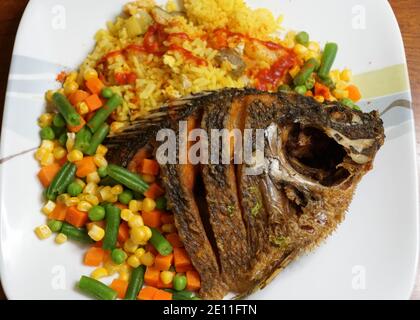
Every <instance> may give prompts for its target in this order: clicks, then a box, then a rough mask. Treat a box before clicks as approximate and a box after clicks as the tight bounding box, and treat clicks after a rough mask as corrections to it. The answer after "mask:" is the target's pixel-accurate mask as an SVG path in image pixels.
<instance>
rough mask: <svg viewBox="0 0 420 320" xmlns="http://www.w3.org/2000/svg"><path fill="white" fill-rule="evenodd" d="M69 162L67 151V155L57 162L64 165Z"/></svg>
mask: <svg viewBox="0 0 420 320" xmlns="http://www.w3.org/2000/svg"><path fill="white" fill-rule="evenodd" d="M66 162H67V152H66V155H65V156H64V157H62V158H61V159H60V160H57V164H58V165H59V166H60V167H62V166H64V164H65V163H66Z"/></svg>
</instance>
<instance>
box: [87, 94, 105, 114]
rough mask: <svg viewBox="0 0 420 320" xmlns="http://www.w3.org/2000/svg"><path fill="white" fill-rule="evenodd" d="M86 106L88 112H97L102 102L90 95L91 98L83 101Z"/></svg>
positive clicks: (95, 95)
mask: <svg viewBox="0 0 420 320" xmlns="http://www.w3.org/2000/svg"><path fill="white" fill-rule="evenodd" d="M85 102H86V104H87V106H88V107H89V110H90V111H95V110H98V109H99V108H100V107H102V106H103V103H102V100H101V99H100V98H99V96H98V95H97V94H92V95H91V96H89V97H87V98H86V99H85Z"/></svg>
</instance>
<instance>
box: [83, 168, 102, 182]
mask: <svg viewBox="0 0 420 320" xmlns="http://www.w3.org/2000/svg"><path fill="white" fill-rule="evenodd" d="M100 181H101V177H100V176H99V174H98V172H97V171H95V172H91V173H89V174H88V175H87V177H86V182H87V183H96V184H98V183H99V182H100Z"/></svg>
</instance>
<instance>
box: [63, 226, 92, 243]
mask: <svg viewBox="0 0 420 320" xmlns="http://www.w3.org/2000/svg"><path fill="white" fill-rule="evenodd" d="M61 233H64V234H65V235H66V236H67V237H68V238H69V239H72V240H75V241H78V242H82V243H93V240H92V239H91V238H90V237H89V235H88V234H87V232H86V229H82V228H76V227H73V226H72V225H70V224H68V223H66V222H64V223H63V226H62V227H61Z"/></svg>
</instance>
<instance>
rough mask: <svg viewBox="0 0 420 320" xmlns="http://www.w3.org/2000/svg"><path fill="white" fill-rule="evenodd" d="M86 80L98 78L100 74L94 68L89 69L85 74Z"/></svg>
mask: <svg viewBox="0 0 420 320" xmlns="http://www.w3.org/2000/svg"><path fill="white" fill-rule="evenodd" d="M83 77H84V79H85V80H90V79H93V78H97V77H98V72H96V70H95V69H93V68H88V69H86V71H85V72H84V74H83Z"/></svg>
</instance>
